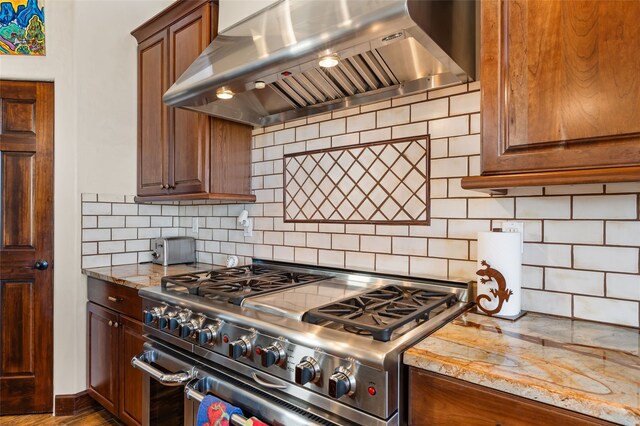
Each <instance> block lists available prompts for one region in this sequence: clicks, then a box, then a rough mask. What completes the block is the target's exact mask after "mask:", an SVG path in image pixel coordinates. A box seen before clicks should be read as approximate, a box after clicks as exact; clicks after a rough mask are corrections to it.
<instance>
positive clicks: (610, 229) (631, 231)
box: [607, 221, 640, 247]
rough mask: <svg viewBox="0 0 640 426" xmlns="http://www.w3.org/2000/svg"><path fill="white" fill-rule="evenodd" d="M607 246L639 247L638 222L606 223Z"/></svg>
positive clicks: (639, 226) (639, 229)
mask: <svg viewBox="0 0 640 426" xmlns="http://www.w3.org/2000/svg"><path fill="white" fill-rule="evenodd" d="M607 244H611V245H618V246H636V247H638V246H640V221H633V222H614V221H608V222H607Z"/></svg>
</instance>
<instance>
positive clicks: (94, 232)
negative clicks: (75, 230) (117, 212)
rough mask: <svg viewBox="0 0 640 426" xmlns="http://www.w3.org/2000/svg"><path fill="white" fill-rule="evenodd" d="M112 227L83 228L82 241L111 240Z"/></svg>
mask: <svg viewBox="0 0 640 426" xmlns="http://www.w3.org/2000/svg"><path fill="white" fill-rule="evenodd" d="M109 240H111V229H83V230H82V241H109Z"/></svg>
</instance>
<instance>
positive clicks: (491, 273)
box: [476, 260, 513, 315]
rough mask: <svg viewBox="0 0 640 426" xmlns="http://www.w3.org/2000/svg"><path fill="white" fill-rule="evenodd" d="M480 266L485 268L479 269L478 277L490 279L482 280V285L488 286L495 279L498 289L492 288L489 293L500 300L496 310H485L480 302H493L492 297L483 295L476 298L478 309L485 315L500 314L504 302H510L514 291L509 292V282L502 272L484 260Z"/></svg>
mask: <svg viewBox="0 0 640 426" xmlns="http://www.w3.org/2000/svg"><path fill="white" fill-rule="evenodd" d="M480 264H481V265H482V266H484V267H485V268H484V269H478V270H477V271H476V275H478V276H479V277H488V278H480V282H481V283H482V284H486V283H488V282H489V281H491V279H492V278H493V279H494V280H496V282H497V283H498V288H497V289H495V288H492V289H490V290H489V292H490V293H491V294H493V297H496V298H498V306H496V308H495V309H491V310H489V309H485V308H484V307H483V306H482V305H481V304H480V300H486V301H488V302H491V300H492V299H491V297H489V296H488V295H486V294H481V295H479V296H478V297H476V303H477V304H478V308H480V310H482V311H483V312H484V313H485V314H487V315H493V314H497V313H498V312H500V309H502V305H503V304H504V302H508V301H509V297H511V295H512V294H513V290H509V289H508V288H507V281H506V280H505V279H504V276H503V275H502V274H501V273H500V271H498V270H497V269H493V268H491V265H489V264H488V263H487V261H486V260H483V261H482V262H480Z"/></svg>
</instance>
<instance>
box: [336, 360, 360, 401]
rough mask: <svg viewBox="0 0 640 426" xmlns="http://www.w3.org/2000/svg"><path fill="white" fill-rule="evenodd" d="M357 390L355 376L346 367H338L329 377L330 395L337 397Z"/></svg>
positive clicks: (351, 393)
mask: <svg viewBox="0 0 640 426" xmlns="http://www.w3.org/2000/svg"><path fill="white" fill-rule="evenodd" d="M355 392H356V379H355V377H353V375H352V374H351V372H350V371H349V370H347V369H346V368H344V367H338V369H337V370H336V371H335V373H333V374H332V375H331V377H329V396H331V397H333V398H336V399H337V398H340V397H342V396H344V395H353V394H354V393H355Z"/></svg>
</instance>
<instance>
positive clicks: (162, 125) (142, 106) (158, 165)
mask: <svg viewBox="0 0 640 426" xmlns="http://www.w3.org/2000/svg"><path fill="white" fill-rule="evenodd" d="M168 56H169V43H168V40H167V32H166V31H162V32H159V33H158V34H156V35H154V36H152V37H150V38H148V39H147V40H145V41H143V42H142V43H140V45H139V46H138V195H141V196H144V195H160V194H167V193H168V185H169V155H168V154H169V145H168V144H169V140H168V123H167V107H166V106H165V105H164V103H163V102H162V95H163V94H164V92H165V91H166V90H167V89H168V87H169V68H168V65H167V64H168ZM165 186H167V188H166V189H165Z"/></svg>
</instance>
